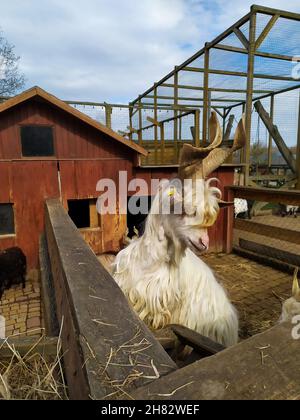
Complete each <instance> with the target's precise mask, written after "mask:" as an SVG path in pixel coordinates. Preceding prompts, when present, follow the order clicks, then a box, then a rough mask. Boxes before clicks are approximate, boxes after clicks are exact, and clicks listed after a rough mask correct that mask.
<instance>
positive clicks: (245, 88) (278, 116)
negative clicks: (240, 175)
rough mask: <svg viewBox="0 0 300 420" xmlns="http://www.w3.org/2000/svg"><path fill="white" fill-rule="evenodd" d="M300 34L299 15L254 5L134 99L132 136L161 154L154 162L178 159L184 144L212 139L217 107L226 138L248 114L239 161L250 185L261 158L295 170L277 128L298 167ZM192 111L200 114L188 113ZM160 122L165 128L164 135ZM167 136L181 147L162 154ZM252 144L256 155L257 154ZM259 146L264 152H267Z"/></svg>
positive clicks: (228, 137)
mask: <svg viewBox="0 0 300 420" xmlns="http://www.w3.org/2000/svg"><path fill="white" fill-rule="evenodd" d="M299 38H300V15H299V14H296V13H291V12H285V11H281V10H276V9H270V8H266V7H261V6H252V7H251V10H250V12H249V13H248V14H247V15H246V16H244V17H243V18H242V19H240V20H239V21H238V22H236V23H235V24H234V25H233V26H232V27H230V28H229V29H227V30H226V31H225V32H223V33H222V34H221V35H219V36H218V37H217V38H216V39H215V40H213V41H212V42H209V43H207V44H205V46H204V48H203V49H202V50H200V51H198V52H197V53H196V54H195V55H194V56H193V57H191V58H189V59H188V60H186V61H185V62H184V63H183V64H181V65H180V66H176V67H175V69H174V70H173V71H172V72H171V73H170V74H168V75H167V76H165V77H164V78H163V79H162V80H160V81H159V82H158V83H156V84H155V85H154V86H153V87H151V88H150V89H149V90H147V91H146V92H145V93H143V94H142V95H140V96H139V97H138V98H137V99H135V100H134V101H133V102H131V104H130V105H131V106H132V110H131V115H130V127H131V128H132V129H133V130H135V134H136V135H135V137H134V140H136V141H139V142H140V143H141V144H142V145H143V146H144V147H147V148H148V149H149V150H150V151H151V152H153V151H154V154H155V156H152V157H151V155H150V158H149V159H151V160H152V161H153V162H154V163H155V164H162V163H164V164H166V163H168V164H171V163H173V164H174V163H177V161H178V153H179V151H180V146H181V144H182V143H183V142H186V141H191V142H192V143H194V144H196V145H197V143H199V145H201V144H206V143H207V142H209V141H210V139H209V130H208V120H209V117H210V114H211V111H212V110H214V111H216V112H217V113H218V115H219V118H220V119H221V120H222V123H223V134H224V137H225V138H226V136H225V135H226V134H227V139H226V140H230V138H231V132H233V130H234V129H235V128H236V125H237V122H238V120H239V119H240V118H241V116H242V115H243V114H245V117H246V131H247V137H248V143H247V145H246V147H245V150H244V152H243V154H242V155H241V157H240V162H241V163H242V164H243V165H244V169H243V172H244V176H245V182H246V184H249V183H250V182H251V172H253V170H252V169H251V166H252V165H256V164H258V163H259V164H260V163H263V164H265V165H267V166H268V167H270V166H271V165H272V163H275V164H279V163H282V164H283V165H286V166H287V167H288V168H289V169H291V170H292V168H290V166H291V165H290V163H291V162H290V161H287V159H285V157H283V159H282V158H281V155H282V153H281V151H280V153H278V144H277V142H276V139H275V141H274V135H273V133H272V128H273V125H276V126H278V130H279V132H280V136H281V138H282V140H283V141H284V143H285V144H286V146H287V147H288V148H289V149H291V151H292V154H293V155H294V156H293V159H295V162H296V159H297V163H298V166H299V165H300V160H299V159H300V158H299V155H300V152H299V151H300V139H299V138H300V136H299V128H298V127H299V87H300V54H299V45H298V44H299V42H298V40H299ZM258 101H260V103H261V104H262V106H263V109H264V110H265V111H266V113H267V114H268V117H269V120H270V121H269V122H270V124H272V125H271V126H268V125H267V124H266V123H265V121H262V117H261V114H260V112H258V110H257V109H256V108H255V107H254V104H255V103H256V102H258ZM145 107H147V108H148V109H147V111H145ZM161 107H163V108H166V109H168V114H171V115H172V116H173V121H170V120H169V119H167V118H165V117H166V115H165V111H163V112H162V111H161V110H160V108H161ZM187 111H192V112H193V113H194V115H195V117H194V118H192V115H191V114H189V115H187V116H184V117H182V115H183V114H185V113H187ZM197 112H198V116H197V115H196V113H197ZM145 117H146V118H145ZM148 117H150V118H151V119H150V120H149V118H148ZM164 118H165V119H166V120H167V122H166V123H164V122H163V121H164ZM153 120H154V121H155V122H156V128H155V127H153ZM149 121H150V122H151V124H149ZM229 123H230V130H229V131H228V128H229V127H228V125H229ZM149 125H151V131H149V130H150V128H149V129H148V128H147V126H149ZM161 126H165V127H166V128H165V130H163V131H164V136H165V138H164V139H162V138H161V130H160V127H161ZM169 141H171V142H172V147H173V149H174V150H175V152H174V153H173V154H170V153H160V152H159V151H158V149H159V150H160V149H161V148H164V149H166V147H167V146H169V144H168V143H169ZM253 149H254V151H256V153H252V151H253ZM257 149H261V156H258V150H257ZM279 149H280V147H279ZM278 160H279V162H278ZM291 172H292V175H295V173H294V171H293V170H292V171H291ZM294 179H296V176H294ZM298 183H299V179H298Z"/></svg>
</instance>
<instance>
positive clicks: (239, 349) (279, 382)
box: [132, 323, 300, 401]
mask: <svg viewBox="0 0 300 420" xmlns="http://www.w3.org/2000/svg"><path fill="white" fill-rule="evenodd" d="M291 330H292V325H291V324H290V323H287V324H281V325H277V326H276V327H274V328H273V329H271V330H268V331H266V332H265V333H263V334H260V335H257V336H255V337H252V338H250V339H249V340H246V341H243V342H242V343H240V344H238V345H236V346H234V347H231V348H229V349H227V350H225V351H223V352H221V353H218V354H216V355H215V356H212V357H209V358H206V359H203V360H200V361H198V362H196V363H194V364H192V365H189V366H187V367H185V368H183V369H180V370H178V371H177V372H174V373H172V374H170V375H168V376H165V377H164V378H161V379H159V380H157V381H155V382H153V383H152V384H150V385H147V386H145V387H143V388H141V389H139V390H138V391H136V392H135V393H134V394H133V395H132V396H133V397H134V398H135V399H136V400H143V399H147V400H166V401H168V400H279V399H283V400H296V399H299V398H300V376H299V371H300V351H299V350H300V341H299V340H294V339H293V338H292V335H291Z"/></svg>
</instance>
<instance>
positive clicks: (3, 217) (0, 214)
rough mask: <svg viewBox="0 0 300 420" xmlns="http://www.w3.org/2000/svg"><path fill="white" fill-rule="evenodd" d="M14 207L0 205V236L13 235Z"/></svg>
mask: <svg viewBox="0 0 300 420" xmlns="http://www.w3.org/2000/svg"><path fill="white" fill-rule="evenodd" d="M14 234H15V221H14V207H13V204H0V235H2V236H3V235H14Z"/></svg>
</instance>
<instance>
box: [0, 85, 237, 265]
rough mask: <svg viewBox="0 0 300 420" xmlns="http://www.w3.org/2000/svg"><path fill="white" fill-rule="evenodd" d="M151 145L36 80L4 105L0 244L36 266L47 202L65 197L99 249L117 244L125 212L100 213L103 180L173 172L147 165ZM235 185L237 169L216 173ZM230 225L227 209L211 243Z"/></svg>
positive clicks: (0, 110)
mask: <svg viewBox="0 0 300 420" xmlns="http://www.w3.org/2000/svg"><path fill="white" fill-rule="evenodd" d="M146 154H147V152H146V151H145V150H144V149H143V148H141V147H140V146H138V145H137V144H135V143H134V142H130V141H128V140H125V139H124V138H123V137H121V136H119V135H118V134H117V133H115V132H114V131H112V130H110V129H108V128H107V127H105V126H103V125H102V124H100V123H98V122H97V121H95V120H93V119H91V118H90V117H88V116H87V115H85V114H83V113H81V112H79V111H78V110H76V109H75V108H73V107H71V106H69V105H67V104H66V103H65V102H63V101H61V100H59V99H57V98H56V97H54V96H52V95H50V94H49V93H47V92H45V91H44V90H42V89H40V88H38V87H34V88H32V89H30V90H28V91H26V92H24V93H22V94H21V95H18V96H16V97H15V98H12V99H10V100H7V101H6V102H4V103H2V104H0V250H3V249H5V248H8V247H11V246H19V247H20V248H21V249H22V250H23V251H24V253H25V254H26V256H27V259H28V268H30V269H34V268H38V243H39V236H40V234H41V233H42V231H43V229H44V202H45V200H46V199H48V198H60V199H61V201H62V203H63V205H64V207H65V208H66V210H68V211H69V214H70V216H71V217H72V219H73V221H74V222H75V224H76V225H77V227H78V228H80V229H81V231H82V234H83V235H84V237H85V239H86V241H87V242H88V243H89V244H90V245H91V247H92V248H93V250H94V251H95V252H96V253H97V254H100V253H103V252H112V251H114V252H116V251H118V250H119V248H120V246H121V243H122V238H123V235H124V233H125V231H126V227H127V221H126V216H124V215H123V216H122V215H118V214H117V215H111V216H110V215H108V216H100V215H99V214H98V213H97V211H96V199H97V197H98V195H99V193H97V191H96V185H97V182H98V181H99V180H100V179H102V178H110V179H112V180H114V181H115V182H116V183H117V184H118V180H119V171H127V173H128V179H129V180H130V179H132V178H134V177H139V178H143V179H145V180H146V181H147V182H148V184H150V182H151V178H152V177H154V178H168V177H170V176H171V175H172V174H173V173H174V172H175V173H176V168H163V167H162V168H141V167H140V166H139V163H140V159H139V157H140V156H141V155H146ZM215 175H216V176H218V177H219V178H220V179H221V181H223V184H224V185H228V184H232V182H233V170H232V168H221V169H220V170H219V172H218V173H217V174H215ZM226 228H227V224H226V222H225V219H224V213H223V212H222V214H221V216H220V219H219V221H218V223H217V225H216V227H215V228H214V229H213V231H212V232H211V236H212V244H213V247H212V249H213V250H218V251H222V250H223V247H224V243H225V242H226V241H225V239H226V238H225V236H226Z"/></svg>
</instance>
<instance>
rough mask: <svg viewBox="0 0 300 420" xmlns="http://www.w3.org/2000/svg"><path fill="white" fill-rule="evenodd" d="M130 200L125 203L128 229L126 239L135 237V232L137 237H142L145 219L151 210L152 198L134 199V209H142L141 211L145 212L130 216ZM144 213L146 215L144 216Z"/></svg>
mask: <svg viewBox="0 0 300 420" xmlns="http://www.w3.org/2000/svg"><path fill="white" fill-rule="evenodd" d="M130 200H131V197H129V198H128V203H127V227H128V231H129V233H128V237H129V238H132V237H133V236H135V235H136V232H135V230H137V231H138V233H139V236H142V235H143V234H144V232H145V223H146V219H147V217H148V214H149V212H150V210H151V205H152V197H151V196H150V197H135V198H134V200H136V207H140V208H141V207H142V208H143V209H146V212H143V213H141V212H139V213H138V214H132V213H131V209H130V206H129V201H130ZM144 213H146V214H144Z"/></svg>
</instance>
